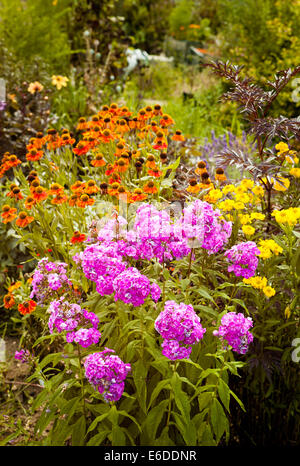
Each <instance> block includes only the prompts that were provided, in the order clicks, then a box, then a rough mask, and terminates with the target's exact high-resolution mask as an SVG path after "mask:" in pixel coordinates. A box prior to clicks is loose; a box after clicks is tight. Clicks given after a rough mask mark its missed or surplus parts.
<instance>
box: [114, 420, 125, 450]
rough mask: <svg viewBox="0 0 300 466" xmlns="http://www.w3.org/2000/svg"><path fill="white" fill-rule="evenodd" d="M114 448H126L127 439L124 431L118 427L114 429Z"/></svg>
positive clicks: (115, 426)
mask: <svg viewBox="0 0 300 466" xmlns="http://www.w3.org/2000/svg"><path fill="white" fill-rule="evenodd" d="M112 446H113V447H124V446H126V437H125V434H124V432H123V429H122V428H121V427H119V426H117V425H114V426H113V428H112Z"/></svg>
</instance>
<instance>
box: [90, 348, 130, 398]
mask: <svg viewBox="0 0 300 466" xmlns="http://www.w3.org/2000/svg"><path fill="white" fill-rule="evenodd" d="M111 353H114V350H111V349H109V348H105V350H104V351H101V352H98V353H92V354H90V355H88V356H87V357H86V358H85V361H84V368H85V376H86V378H87V379H88V381H89V382H90V384H91V385H93V387H94V388H95V390H98V392H99V393H101V394H102V395H103V398H104V400H105V401H106V402H109V401H118V400H119V399H120V398H121V396H122V394H123V391H124V386H125V383H124V381H125V379H126V377H127V374H128V373H129V372H130V371H131V366H130V364H125V363H124V362H123V361H122V360H121V359H120V358H119V356H116V355H115V354H111Z"/></svg>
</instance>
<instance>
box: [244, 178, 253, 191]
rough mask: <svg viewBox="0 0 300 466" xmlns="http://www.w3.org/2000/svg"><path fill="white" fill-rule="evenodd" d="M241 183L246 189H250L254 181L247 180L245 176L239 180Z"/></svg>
mask: <svg viewBox="0 0 300 466" xmlns="http://www.w3.org/2000/svg"><path fill="white" fill-rule="evenodd" d="M241 185H242V186H243V187H245V188H247V189H251V188H253V186H254V181H253V180H249V179H248V178H245V179H244V180H242V181H241Z"/></svg>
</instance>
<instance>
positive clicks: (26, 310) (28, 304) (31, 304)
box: [18, 299, 36, 316]
mask: <svg viewBox="0 0 300 466" xmlns="http://www.w3.org/2000/svg"><path fill="white" fill-rule="evenodd" d="M35 308H36V302H35V301H33V300H32V299H30V300H29V301H25V302H24V303H22V304H19V305H18V311H19V312H20V314H22V315H23V316H25V315H26V314H31V313H32V312H33V311H34V310H35Z"/></svg>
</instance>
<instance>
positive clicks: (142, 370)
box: [133, 359, 148, 413]
mask: <svg viewBox="0 0 300 466" xmlns="http://www.w3.org/2000/svg"><path fill="white" fill-rule="evenodd" d="M147 374H148V367H147V365H146V364H145V363H144V362H143V361H142V360H141V359H139V360H138V361H137V362H136V363H135V365H134V371H133V380H134V383H135V387H136V397H137V400H138V402H139V405H140V407H141V409H142V410H143V412H144V413H146V412H147V405H146V403H147V384H146V383H145V381H146V378H147Z"/></svg>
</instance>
